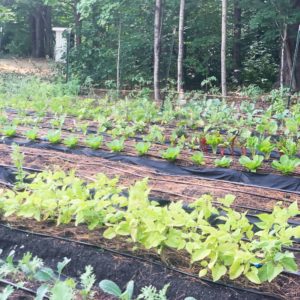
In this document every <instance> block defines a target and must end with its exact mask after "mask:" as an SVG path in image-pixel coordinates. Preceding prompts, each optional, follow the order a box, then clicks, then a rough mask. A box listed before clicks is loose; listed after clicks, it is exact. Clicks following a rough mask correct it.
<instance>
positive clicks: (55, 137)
mask: <svg viewBox="0 0 300 300" xmlns="http://www.w3.org/2000/svg"><path fill="white" fill-rule="evenodd" d="M46 138H47V140H48V141H49V142H50V143H51V144H58V143H60V142H61V132H60V130H55V131H49V132H48V133H47V136H46Z"/></svg>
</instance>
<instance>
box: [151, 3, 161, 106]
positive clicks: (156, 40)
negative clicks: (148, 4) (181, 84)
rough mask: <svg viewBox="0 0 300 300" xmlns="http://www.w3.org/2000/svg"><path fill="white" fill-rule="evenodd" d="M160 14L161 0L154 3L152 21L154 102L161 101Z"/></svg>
mask: <svg viewBox="0 0 300 300" xmlns="http://www.w3.org/2000/svg"><path fill="white" fill-rule="evenodd" d="M161 12H162V5H161V0H156V1H155V19H154V72H153V79H154V100H155V101H157V102H160V101H161V97H160V74H159V62H160V41H161V40H160V31H161V24H162V20H161Z"/></svg>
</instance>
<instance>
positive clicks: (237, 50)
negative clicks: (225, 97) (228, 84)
mask: <svg viewBox="0 0 300 300" xmlns="http://www.w3.org/2000/svg"><path fill="white" fill-rule="evenodd" d="M241 35H242V9H241V5H240V0H234V9H233V54H232V56H233V68H234V78H235V81H236V82H237V83H238V84H240V79H241V76H240V75H241Z"/></svg>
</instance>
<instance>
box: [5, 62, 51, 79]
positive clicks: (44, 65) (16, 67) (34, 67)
mask: <svg viewBox="0 0 300 300" xmlns="http://www.w3.org/2000/svg"><path fill="white" fill-rule="evenodd" d="M51 64H54V63H53V62H52V61H49V60H46V59H35V58H16V57H11V58H1V59H0V72H1V73H17V74H23V75H25V74H27V75H35V76H40V77H47V76H49V75H51V74H52V73H53V71H52V70H51Z"/></svg>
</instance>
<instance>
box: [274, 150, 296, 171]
mask: <svg viewBox="0 0 300 300" xmlns="http://www.w3.org/2000/svg"><path fill="white" fill-rule="evenodd" d="M299 165H300V160H299V159H292V158H289V157H288V156H287V155H282V156H281V157H280V159H279V161H278V160H275V161H273V162H272V167H273V168H274V169H276V170H278V171H280V172H282V173H283V174H289V173H293V172H294V171H295V170H296V168H297V167H298V166H299Z"/></svg>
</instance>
